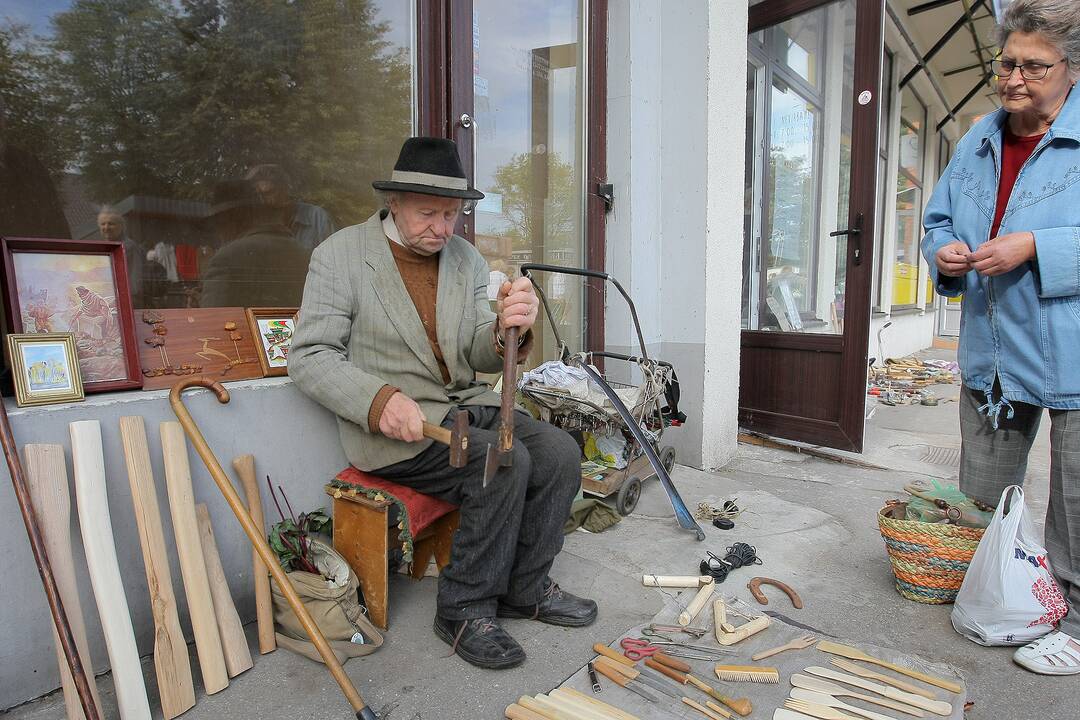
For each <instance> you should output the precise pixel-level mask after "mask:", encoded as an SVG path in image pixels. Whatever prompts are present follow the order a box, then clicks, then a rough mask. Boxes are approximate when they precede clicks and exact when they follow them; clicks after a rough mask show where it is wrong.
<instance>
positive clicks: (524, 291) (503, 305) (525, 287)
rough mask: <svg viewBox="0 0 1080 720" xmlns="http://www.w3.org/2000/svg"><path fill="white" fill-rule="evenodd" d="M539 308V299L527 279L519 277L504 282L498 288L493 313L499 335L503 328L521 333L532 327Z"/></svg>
mask: <svg viewBox="0 0 1080 720" xmlns="http://www.w3.org/2000/svg"><path fill="white" fill-rule="evenodd" d="M539 308H540V299H539V298H538V297H536V291H535V290H534V289H533V285H532V281H531V280H529V278H527V277H519V278H518V279H516V280H514V282H512V283H511V282H510V281H509V280H507V281H505V282H504V283H503V284H502V287H500V288H499V297H498V301H497V302H496V304H495V313H496V314H497V315H498V316H499V330H500V332H499V335H500V336H502V332H501V331H502V330H504V329H505V328H511V327H517V328H521V333H522V334H524V333H525V331H526V330H528V329H529V328H531V327H532V326H533V323H535V322H536V314H537V311H538V310H539Z"/></svg>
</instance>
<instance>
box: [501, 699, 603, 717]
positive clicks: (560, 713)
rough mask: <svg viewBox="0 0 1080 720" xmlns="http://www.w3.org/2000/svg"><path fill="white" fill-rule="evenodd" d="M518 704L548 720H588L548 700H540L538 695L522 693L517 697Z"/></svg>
mask: <svg viewBox="0 0 1080 720" xmlns="http://www.w3.org/2000/svg"><path fill="white" fill-rule="evenodd" d="M518 705H521V706H522V707H523V708H525V709H527V710H532V711H533V712H534V713H537V714H538V715H543V716H544V717H545V718H547V719H548V720H589V719H588V718H582V717H580V716H579V715H578V714H577V713H571V712H568V711H566V710H562V709H560V708H559V707H557V706H555V705H554V704H552V703H551V702H550V701H547V700H541V699H540V698H539V697H529V696H528V695H522V696H521V697H520V698H518Z"/></svg>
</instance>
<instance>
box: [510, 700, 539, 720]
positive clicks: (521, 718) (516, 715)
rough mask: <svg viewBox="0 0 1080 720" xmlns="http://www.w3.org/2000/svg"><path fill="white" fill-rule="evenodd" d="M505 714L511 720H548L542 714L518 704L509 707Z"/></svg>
mask: <svg viewBox="0 0 1080 720" xmlns="http://www.w3.org/2000/svg"><path fill="white" fill-rule="evenodd" d="M503 714H504V715H506V717H507V718H509V720H547V718H546V717H544V716H543V715H541V714H540V713H536V712H533V711H532V710H529V709H527V708H523V707H521V706H520V705H518V704H517V703H511V704H510V705H507V706H506V710H505V712H504V713H503Z"/></svg>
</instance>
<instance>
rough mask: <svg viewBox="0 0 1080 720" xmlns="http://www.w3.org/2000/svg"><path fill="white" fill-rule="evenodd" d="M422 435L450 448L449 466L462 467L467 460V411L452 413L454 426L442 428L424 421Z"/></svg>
mask: <svg viewBox="0 0 1080 720" xmlns="http://www.w3.org/2000/svg"><path fill="white" fill-rule="evenodd" d="M423 431H424V437H426V438H431V439H432V440H434V441H435V442H439V443H442V444H443V445H446V446H447V447H449V448H450V467H454V468H463V467H465V465H466V463H468V462H469V411H468V410H458V411H457V414H456V415H454V427H453V428H449V429H448V428H444V427H443V426H441V425H432V424H431V423H429V422H425V423H424V425H423Z"/></svg>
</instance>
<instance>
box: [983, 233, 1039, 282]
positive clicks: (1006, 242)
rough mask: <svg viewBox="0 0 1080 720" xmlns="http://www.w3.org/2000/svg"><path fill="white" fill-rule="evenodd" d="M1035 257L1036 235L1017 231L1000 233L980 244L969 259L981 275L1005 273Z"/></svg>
mask: <svg viewBox="0 0 1080 720" xmlns="http://www.w3.org/2000/svg"><path fill="white" fill-rule="evenodd" d="M1034 257H1035V235H1034V234H1033V233H1030V232H1015V233H1009V234H1008V235H998V236H997V237H996V238H994V239H993V240H988V241H987V242H985V243H983V244H982V245H980V246H979V249H978V250H976V251H975V252H973V253H968V256H967V259H968V262H969V263H971V267H973V268H974V269H975V271H976V272H978V273H979V274H980V275H987V276H991V277H992V276H994V275H1004V274H1005V273H1007V272H1010V271H1012V270H1014V269H1016V268H1018V267H1019V266H1020V265H1022V264H1024V263H1025V262H1027V261H1028V260H1031V259H1032V258H1034Z"/></svg>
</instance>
